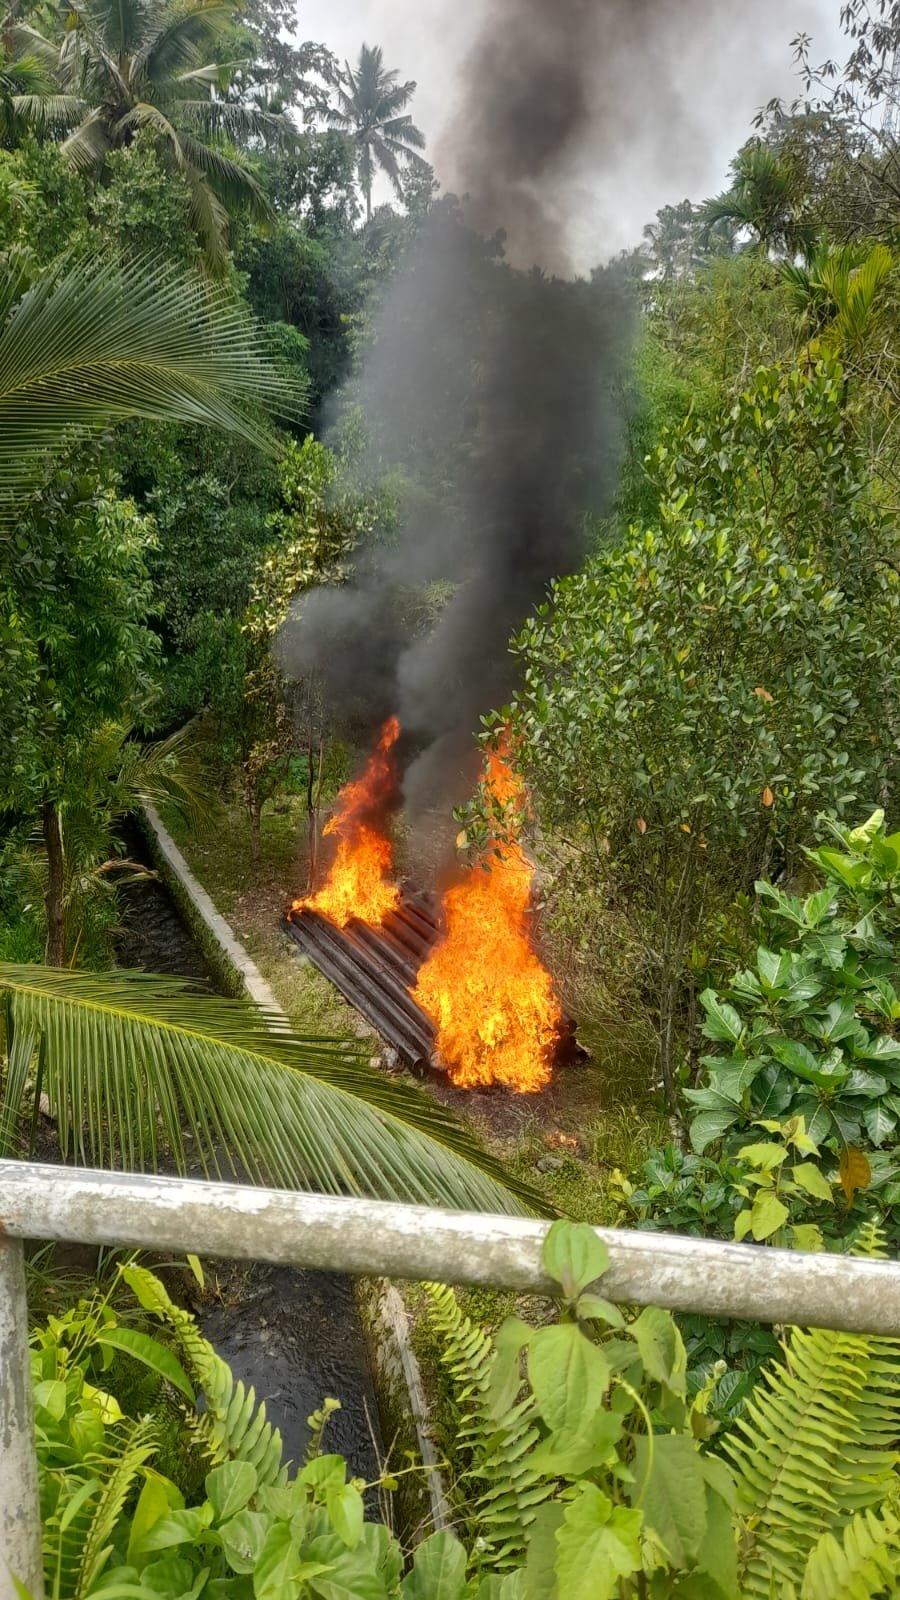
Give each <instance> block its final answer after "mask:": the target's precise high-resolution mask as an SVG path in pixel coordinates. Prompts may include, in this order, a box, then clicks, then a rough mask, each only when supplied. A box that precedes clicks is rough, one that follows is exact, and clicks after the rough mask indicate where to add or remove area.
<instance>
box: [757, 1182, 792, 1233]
mask: <svg viewBox="0 0 900 1600" xmlns="http://www.w3.org/2000/svg"><path fill="white" fill-rule="evenodd" d="M788 1215H789V1213H788V1208H787V1206H786V1205H783V1204H782V1202H781V1201H780V1200H779V1198H778V1196H777V1194H775V1192H774V1190H772V1189H762V1190H761V1191H760V1193H759V1194H758V1195H757V1196H756V1199H755V1200H754V1202H753V1210H752V1217H751V1222H750V1231H751V1233H752V1234H753V1237H754V1239H755V1240H756V1242H757V1244H759V1243H760V1242H761V1241H762V1240H763V1239H770V1238H771V1237H772V1234H773V1233H777V1232H778V1229H779V1228H781V1227H783V1226H784V1224H785V1222H787V1219H788Z"/></svg>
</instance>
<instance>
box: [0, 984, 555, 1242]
mask: <svg viewBox="0 0 900 1600" xmlns="http://www.w3.org/2000/svg"><path fill="white" fill-rule="evenodd" d="M0 991H3V992H5V993H6V994H7V995H8V997H9V1001H8V1003H9V1005H10V1006H11V1009H12V1016H13V1019H14V1021H15V1024H16V1026H17V1027H22V1028H23V1029H24V1030H26V1031H27V1030H31V1031H33V1032H34V1033H35V1034H36V1035H37V1036H38V1037H39V1039H40V1041H41V1045H42V1048H43V1052H44V1072H43V1088H44V1092H45V1093H46V1094H47V1096H48V1099H49V1101H50V1105H51V1108H52V1110H53V1114H54V1116H55V1117H56V1119H57V1123H58V1128H59V1137H60V1141H61V1143H62V1146H63V1148H64V1149H65V1150H67V1151H68V1152H70V1153H72V1154H74V1155H75V1156H76V1157H78V1158H79V1159H81V1160H82V1161H92V1162H95V1163H99V1164H100V1165H102V1166H113V1167H125V1168H126V1169H128V1170H140V1169H144V1168H146V1167H148V1166H149V1167H150V1168H152V1169H154V1170H155V1169H156V1167H157V1162H158V1156H159V1147H160V1145H161V1144H165V1146H166V1147H167V1148H168V1149H169V1150H170V1151H171V1153H172V1156H173V1158H174V1160H175V1162H176V1165H177V1167H178V1170H179V1171H180V1172H185V1171H186V1170H187V1166H188V1161H189V1154H188V1145H187V1140H186V1136H185V1130H187V1132H188V1133H189V1135H190V1159H191V1160H196V1161H198V1162H199V1163H200V1165H201V1167H202V1168H203V1170H204V1171H206V1172H214V1173H220V1172H221V1171H222V1169H223V1167H224V1168H225V1169H227V1170H228V1171H230V1172H231V1173H232V1174H236V1173H237V1172H238V1171H239V1170H242V1171H243V1172H244V1173H246V1174H247V1176H248V1177H249V1178H250V1180H251V1181H253V1182H269V1183H275V1184H279V1185H281V1186H283V1187H286V1188H302V1189H313V1190H321V1191H322V1192H324V1193H328V1194H345V1193H352V1194H368V1195H373V1196H376V1197H378V1198H381V1199H389V1200H404V1201H410V1202H414V1203H423V1204H444V1205H449V1206H453V1207H457V1208H459V1207H462V1208H466V1207H472V1206H474V1207H475V1208H476V1209H479V1210H483V1209H488V1210H490V1209H500V1210H503V1211H510V1210H512V1211H518V1210H521V1209H522V1207H523V1205H524V1206H525V1207H527V1208H530V1209H535V1208H536V1209H538V1210H540V1209H541V1202H540V1200H539V1198H538V1197H537V1196H536V1195H535V1194H534V1192H533V1191H532V1190H530V1189H528V1188H527V1186H525V1185H522V1184H518V1183H516V1182H515V1181H514V1180H512V1179H508V1178H507V1176H506V1175H505V1174H504V1171H503V1169H502V1167H501V1166H500V1164H499V1163H498V1162H496V1161H494V1160H493V1159H492V1158H491V1157H490V1156H487V1155H485V1154H484V1153H483V1152H482V1151H481V1150H480V1149H479V1148H478V1146H477V1144H476V1143H475V1141H474V1140H473V1139H472V1137H471V1136H470V1135H469V1134H467V1133H466V1132H465V1131H464V1129H463V1127H462V1125H461V1124H460V1123H459V1122H458V1121H457V1120H456V1119H455V1118H454V1117H453V1116H452V1115H450V1114H449V1113H448V1112H447V1111H446V1110H445V1109H444V1108H443V1107H440V1106H437V1105H436V1104H434V1102H432V1101H430V1100H428V1099H426V1097H425V1096H423V1095H421V1094H420V1093H418V1091H416V1090H414V1089H411V1088H405V1087H402V1088H401V1087H400V1086H398V1085H396V1084H393V1083H388V1082H387V1081H386V1080H385V1079H384V1078H382V1077H381V1075H380V1074H379V1073H378V1072H376V1071H375V1070H374V1069H372V1068H370V1067H369V1066H368V1065H366V1064H365V1063H364V1062H363V1060H362V1059H361V1058H360V1056H359V1054H358V1052H357V1050H356V1049H354V1048H353V1047H351V1046H350V1045H348V1044H343V1043H341V1042H340V1041H334V1040H328V1039H324V1040H323V1039H315V1038H309V1037H305V1036H300V1035H297V1034H293V1033H287V1032H281V1031H279V1032H275V1033H273V1032H271V1031H269V1030H267V1028H266V1027H265V1026H264V1022H265V1019H264V1017H262V1016H261V1014H260V1013H259V1012H258V1011H257V1010H256V1009H255V1008H254V1007H252V1006H250V1005H247V1004H244V1003H242V1002H239V1001H226V1000H219V999H213V998H209V999H207V998H205V997H199V998H198V997H197V996H196V995H195V994H191V993H190V992H189V990H188V988H187V986H186V985H185V984H182V983H178V982H173V981H169V980H166V979H162V978H155V977H148V976H145V975H142V974H133V973H130V974H122V973H117V972H114V973H96V974H94V973H91V974H86V973H73V972H64V971H59V970H54V969H50V968H46V967H38V966H35V967H16V966H11V965H5V964H4V965H0Z"/></svg>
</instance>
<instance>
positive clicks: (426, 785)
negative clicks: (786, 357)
mask: <svg viewBox="0 0 900 1600" xmlns="http://www.w3.org/2000/svg"><path fill="white" fill-rule="evenodd" d="M606 9H608V8H604V7H603V6H598V5H597V3H596V0H552V3H550V0H496V3H495V4H494V5H493V7H492V8H491V10H490V13H489V16H488V20H487V22H486V24H485V28H484V30H483V33H482V37H481V39H480V41H479V43H478V46H477V47H476V50H475V53H474V55H473V57H472V61H471V63H470V66H469V71H468V73H467V80H466V81H467V86H468V89H467V94H466V97H465V100H464V103H463V104H462V105H461V106H460V109H459V113H458V115H457V117H456V119H455V122H454V126H453V129H452V132H451V134H450V136H449V138H448V142H447V144H446V146H445V159H446V162H447V164H448V165H449V166H451V167H452V170H453V172H454V173H455V174H456V177H457V182H458V186H459V192H460V196H461V199H460V200H459V202H458V203H453V202H451V201H445V202H442V203H440V204H439V205H437V206H436V207H435V209H434V211H433V212H432V214H431V217H430V218H429V220H428V222H427V224H426V226H425V227H424V229H423V231H422V232H421V234H420V236H419V237H418V239H417V241H416V242H415V244H414V245H412V246H411V247H410V249H409V250H408V252H407V255H406V257H405V259H404V261H403V263H402V264H401V267H400V269H399V271H398V272H397V273H396V275H395V277H394V279H393V281H392V283H391V286H390V289H389V291H388V293H387V296H386V299H385V301H384V303H383V305H382V306H381V308H380V311H379V314H378V318H377V324H376V327H375V329H374V337H373V339H372V344H371V349H370V351H369V354H368V356H367V358H366V361H365V365H364V369H363V371H362V373H361V375H360V377H359V379H358V380H357V381H356V382H355V383H354V385H353V386H352V390H351V392H350V393H349V394H348V395H347V396H345V397H344V399H343V402H342V403H343V404H345V405H346V404H353V405H358V406H360V407H361V410H362V414H363V417H364V418H365V424H366V428H367V431H368V436H369V454H368V467H369V470H370V471H371V473H372V474H373V476H375V475H377V474H378V472H379V471H381V470H383V469H384V467H385V466H386V465H392V466H400V467H402V468H403V469H405V471H406V473H407V474H408V477H409V479H410V480H411V481H412V482H414V483H415V486H416V494H415V498H414V499H412V498H410V501H409V503H408V504H407V505H406V507H405V512H404V518H403V524H402V528H401V531H400V534H399V537H398V538H397V539H396V540H395V541H394V542H393V543H392V544H390V545H388V546H384V545H381V546H379V547H377V548H375V549H373V550H372V551H370V552H368V553H367V554H366V555H365V556H364V557H363V558H362V560H360V561H359V562H358V564H357V567H356V572H355V576H354V579H353V581H352V582H351V583H350V584H348V585H347V586H346V587H344V588H342V589H323V590H320V591H317V592H316V593H314V594H312V595H309V596H306V597H305V598H304V599H303V600H302V601H301V602H300V603H299V604H298V606H297V608H296V611H295V613H294V615H293V616H292V617H291V619H290V621H289V623H288V624H287V625H286V628H285V630H284V633H283V636H282V639H281V641H280V647H279V648H280V656H281V660H282V663H283V664H284V665H285V666H286V668H287V670H288V671H290V672H292V673H295V674H298V675H299V674H300V673H304V672H308V671H310V670H315V671H316V672H318V673H320V674H321V676H322V680H323V683H324V686H325V693H326V697H327V699H328V702H329V704H330V705H331V707H332V708H333V710H334V711H335V712H336V713H338V714H340V715H342V716H344V717H345V718H352V719H353V720H354V722H355V723H356V725H357V726H359V724H360V723H362V724H365V725H366V726H368V727H371V729H373V730H374V729H375V728H376V727H377V726H378V725H379V724H380V723H381V722H382V721H383V720H384V718H385V717H386V716H388V715H390V714H391V713H396V714H397V715H398V716H399V718H400V720H401V723H402V725H403V729H404V734H405V739H404V747H403V748H404V750H405V751H406V767H405V777H404V804H405V806H406V808H407V810H408V812H409V813H410V815H411V816H412V818H413V821H414V823H415V821H416V820H417V819H418V818H421V817H424V816H426V815H428V814H429V813H430V812H431V811H432V810H433V809H435V808H436V809H438V810H440V811H441V812H443V813H444V814H445V815H447V814H449V812H450V809H451V807H452V806H453V805H455V804H457V803H458V802H459V801H460V800H461V799H462V798H463V797H464V796H465V793H466V792H467V790H468V788H469V787H470V786H471V783H472V778H473V775H474V764H473V750H474V745H473V734H474V732H475V731H476V730H477V727H478V723H479V719H480V718H481V717H482V716H483V715H484V714H485V713H487V712H488V711H489V710H490V709H491V708H493V707H496V706H498V705H501V704H502V703H503V702H504V701H505V700H506V699H507V698H508V696H509V693H510V690H511V688H512V686H513V683H514V667H513V662H512V658H511V657H510V654H509V651H508V643H509V639H510V636H511V634H512V633H513V632H514V631H515V630H516V629H517V628H518V627H519V626H520V625H521V623H522V621H523V619H524V618H525V616H526V615H527V614H528V612H529V611H530V610H531V608H532V607H533V606H534V604H535V603H536V602H538V601H539V600H541V598H542V597H543V596H544V594H545V592H546V589H547V586H548V584H549V582H550V581H551V579H552V578H554V577H556V576H558V575H560V574H563V573H567V572H571V571H572V570H574V569H575V568H577V567H578V566H579V565H580V563H581V561H582V560H583V557H584V551H585V530H586V525H587V518H588V517H589V516H590V515H591V514H596V513H601V512H603V511H604V510H606V509H607V508H608V506H609V502H610V498H611V495H612V492H613V489H614V484H615V476H616V462H617V455H618V439H619V426H618V419H617V409H616V404H615V401H614V395H615V392H616V381H615V380H616V376H617V373H618V372H619V370H620V368H621V365H622V362H623V358H624V357H625V355H626V353H627V347H628V338H629V316H628V312H627V303H626V297H625V295H624V293H623V290H622V288H621V285H620V283H619V280H618V279H617V277H616V275H615V274H614V273H611V272H609V273H595V274H593V275H592V276H591V277H590V278H576V277H574V276H573V275H572V269H571V259H570V251H569V229H568V226H567V221H568V219H567V218H566V217H565V216H564V215H563V214H562V212H561V201H562V197H563V196H564V194H565V193H566V181H567V176H568V174H569V173H570V172H571V170H572V169H573V166H574V164H575V163H576V161H581V160H582V159H583V155H584V145H585V141H586V140H589V139H599V138H602V137H603V127H604V123H605V122H608V121H609V120H610V119H612V118H613V117H614V116H615V114H616V104H617V103H618V104H620V103H621V99H622V94H623V92H624V88H623V85H621V84H619V83H616V82H614V81H613V76H614V75H613V74H612V72H611V69H610V60H613V59H615V61H616V62H618V56H617V55H616V52H615V51H613V52H612V56H611V57H610V58H609V59H607V57H605V56H604V54H603V50H602V29H601V28H600V27H599V18H598V13H603V12H604V11H605V10H606ZM652 9H653V8H652V6H651V5H650V4H649V0H647V3H646V4H640V3H639V4H637V5H633V4H632V5H629V4H628V0H617V3H616V4H614V5H613V6H612V8H611V10H612V11H613V12H615V13H621V17H620V21H621V26H622V27H626V26H627V30H629V37H630V36H631V32H630V30H632V29H633V20H634V13H635V12H650V11H652ZM623 19H625V20H623ZM628 19H630V20H628ZM611 38H612V34H610V39H611ZM604 63H605V64H606V69H607V70H605V69H604ZM617 70H618V69H617ZM604 97H605V98H604ZM617 137H618V135H617ZM429 585H430V586H432V589H431V591H430V592H431V593H434V592H435V590H434V587H433V586H439V588H438V591H437V592H438V593H440V594H442V595H443V597H444V603H443V605H442V608H441V609H440V611H439V613H438V614H437V616H436V619H435V620H434V622H433V625H432V626H430V627H427V628H426V629H424V631H423V630H422V628H421V626H417V625H416V621H415V609H416V608H415V606H414V605H413V604H411V598H410V597H411V594H413V593H414V592H415V591H419V592H421V591H423V590H425V589H426V588H427V586H429ZM411 612H412V613H413V618H414V620H412V621H411V620H410V614H411Z"/></svg>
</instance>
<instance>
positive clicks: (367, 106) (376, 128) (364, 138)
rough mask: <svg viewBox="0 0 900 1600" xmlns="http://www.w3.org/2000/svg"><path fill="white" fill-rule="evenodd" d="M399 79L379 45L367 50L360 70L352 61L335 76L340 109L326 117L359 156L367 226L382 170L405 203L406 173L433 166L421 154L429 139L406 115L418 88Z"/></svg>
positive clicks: (362, 53)
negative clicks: (389, 68) (346, 136)
mask: <svg viewBox="0 0 900 1600" xmlns="http://www.w3.org/2000/svg"><path fill="white" fill-rule="evenodd" d="M397 78H398V73H397V72H388V71H386V70H385V66H384V54H383V52H382V50H381V49H380V48H379V47H378V46H377V45H376V46H374V47H372V48H370V46H369V45H365V44H364V45H363V46H362V49H361V50H360V52H359V61H358V62H357V65H356V67H355V68H353V67H351V65H350V63H349V61H347V62H345V64H344V70H343V71H342V72H338V73H336V74H335V76H334V88H335V89H336V91H337V97H338V103H337V105H336V106H330V107H329V108H328V110H327V112H326V117H327V120H328V122H329V124H330V125H331V127H332V128H340V129H341V130H342V131H343V132H345V133H349V134H350V135H351V136H352V138H353V140H354V142H355V144H356V150H357V157H356V162H357V172H358V174H359V183H360V187H361V189H362V192H363V195H364V197H365V202H366V221H367V222H371V220H372V186H373V184H374V182H375V174H376V171H377V170H378V168H380V169H381V171H382V172H384V173H386V174H387V176H388V178H389V179H390V181H391V183H392V184H393V187H394V190H395V191H396V193H397V194H398V195H399V196H400V198H401V199H402V198H403V190H402V183H401V180H402V173H403V168H404V167H411V168H413V169H414V170H419V171H422V170H424V169H425V168H426V167H427V166H428V163H427V161H425V159H424V157H423V156H421V155H420V154H419V151H420V150H424V148H425V135H424V134H423V133H422V132H420V130H419V129H418V128H417V127H416V125H415V123H414V122H413V120H412V117H411V116H410V115H409V114H408V113H407V114H406V115H403V108H404V106H406V105H408V104H409V102H410V100H411V99H412V97H413V95H414V94H415V90H416V85H415V83H413V82H410V83H398V82H397Z"/></svg>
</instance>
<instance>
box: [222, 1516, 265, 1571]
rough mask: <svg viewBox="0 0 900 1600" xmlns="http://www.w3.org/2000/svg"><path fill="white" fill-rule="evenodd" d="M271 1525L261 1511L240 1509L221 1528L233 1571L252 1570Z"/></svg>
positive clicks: (224, 1547) (227, 1556) (224, 1548)
mask: <svg viewBox="0 0 900 1600" xmlns="http://www.w3.org/2000/svg"><path fill="white" fill-rule="evenodd" d="M270 1527H271V1518H270V1517H267V1516H265V1515H264V1514H263V1513H262V1512H261V1511H239V1512H238V1514H237V1516H236V1517H232V1519H231V1521H230V1522H226V1523H225V1524H224V1526H223V1527H221V1528H220V1529H219V1537H220V1539H221V1540H222V1549H223V1550H224V1552H225V1557H226V1560H227V1561H228V1564H229V1566H230V1568H231V1570H232V1571H233V1572H252V1571H253V1569H254V1567H255V1566H256V1563H257V1561H258V1560H259V1555H260V1551H261V1550H262V1547H263V1545H264V1543H265V1540H266V1535H267V1533H268V1531H269V1528H270Z"/></svg>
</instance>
